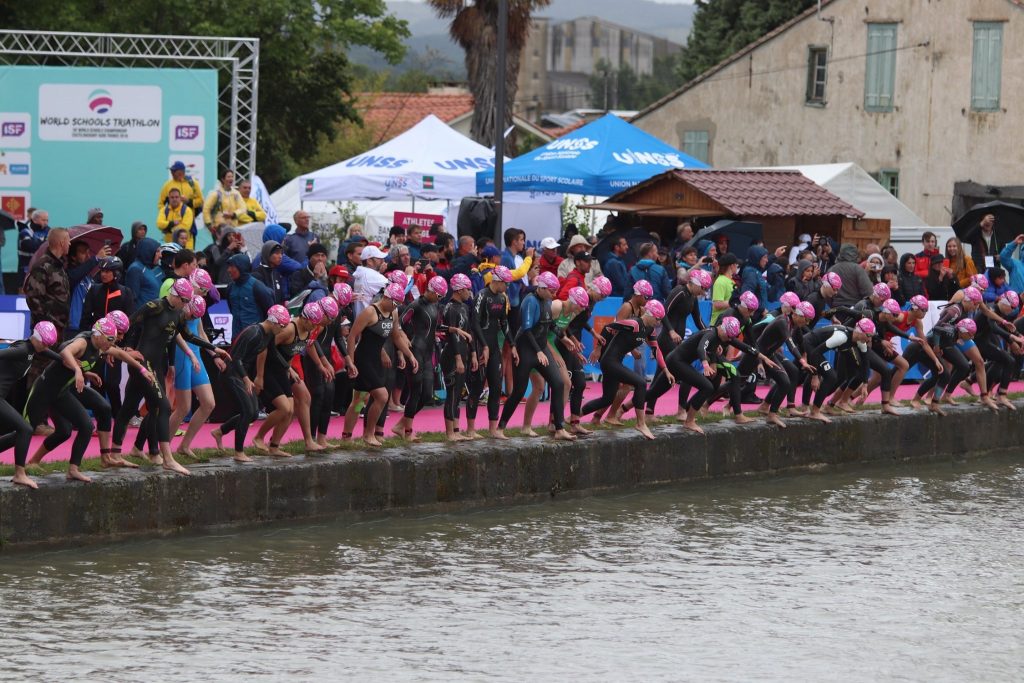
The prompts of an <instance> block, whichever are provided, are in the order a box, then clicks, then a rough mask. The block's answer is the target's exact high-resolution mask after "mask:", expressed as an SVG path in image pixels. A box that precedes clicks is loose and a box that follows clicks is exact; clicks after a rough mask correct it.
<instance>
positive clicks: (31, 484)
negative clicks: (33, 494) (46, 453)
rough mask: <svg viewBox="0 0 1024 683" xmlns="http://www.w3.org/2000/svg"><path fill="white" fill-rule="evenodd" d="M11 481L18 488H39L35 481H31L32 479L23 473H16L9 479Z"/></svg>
mask: <svg viewBox="0 0 1024 683" xmlns="http://www.w3.org/2000/svg"><path fill="white" fill-rule="evenodd" d="M11 481H12V482H14V483H15V484H18V485H19V486H27V487H28V488H30V489H38V488H39V484H37V483H35V481H33V480H32V478H31V477H29V476H28V475H27V474H25V473H24V472H16V473H15V475H14V476H13V477H11Z"/></svg>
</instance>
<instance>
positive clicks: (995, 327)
mask: <svg viewBox="0 0 1024 683" xmlns="http://www.w3.org/2000/svg"><path fill="white" fill-rule="evenodd" d="M988 329H989V330H990V331H991V332H992V334H994V335H996V336H999V337H1002V338H1003V339H1009V338H1010V331H1009V330H1007V329H1006V328H1005V327H1003V326H1002V325H1001V324H999V323H998V322H996V321H994V320H990V321H989V323H988ZM1014 331H1016V330H1014Z"/></svg>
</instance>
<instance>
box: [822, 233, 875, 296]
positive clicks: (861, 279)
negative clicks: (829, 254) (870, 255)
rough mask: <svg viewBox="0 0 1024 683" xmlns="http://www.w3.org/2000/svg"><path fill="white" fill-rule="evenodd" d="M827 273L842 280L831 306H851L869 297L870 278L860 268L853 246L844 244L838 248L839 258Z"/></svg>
mask: <svg viewBox="0 0 1024 683" xmlns="http://www.w3.org/2000/svg"><path fill="white" fill-rule="evenodd" d="M828 272H830V273H836V274H838V275H839V277H841V278H843V286H842V287H840V288H839V291H838V292H836V296H835V299H834V300H833V305H835V306H852V305H853V304H855V303H857V302H858V301H860V300H861V299H866V298H867V297H869V296H871V287H872V284H871V278H869V277H868V274H867V272H866V271H865V270H864V269H863V268H861V267H860V252H859V251H858V250H857V247H855V246H854V245H852V244H844V245H843V246H841V247H840V248H839V258H838V259H837V260H836V264H835V265H834V266H832V267H831V268H829V271H828Z"/></svg>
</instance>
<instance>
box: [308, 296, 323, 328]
mask: <svg viewBox="0 0 1024 683" xmlns="http://www.w3.org/2000/svg"><path fill="white" fill-rule="evenodd" d="M302 317H303V318H305V319H306V320H308V321H309V322H311V323H313V324H314V325H319V324H320V323H322V322H323V321H324V318H325V317H326V316H325V315H324V309H322V308H321V307H320V304H318V303H316V302H313V303H309V304H306V305H305V306H303V307H302Z"/></svg>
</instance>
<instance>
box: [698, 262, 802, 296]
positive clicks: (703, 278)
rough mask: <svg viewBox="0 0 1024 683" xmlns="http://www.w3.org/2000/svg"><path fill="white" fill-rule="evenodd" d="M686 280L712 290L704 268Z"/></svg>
mask: <svg viewBox="0 0 1024 683" xmlns="http://www.w3.org/2000/svg"><path fill="white" fill-rule="evenodd" d="M686 279H687V280H689V281H690V282H691V283H692V284H695V285H697V286H698V287H700V288H701V289H704V290H708V289H711V273H709V272H708V271H706V270H704V269H703V268H691V269H690V272H689V273H688V274H687V276H686ZM798 301H799V299H798Z"/></svg>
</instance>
